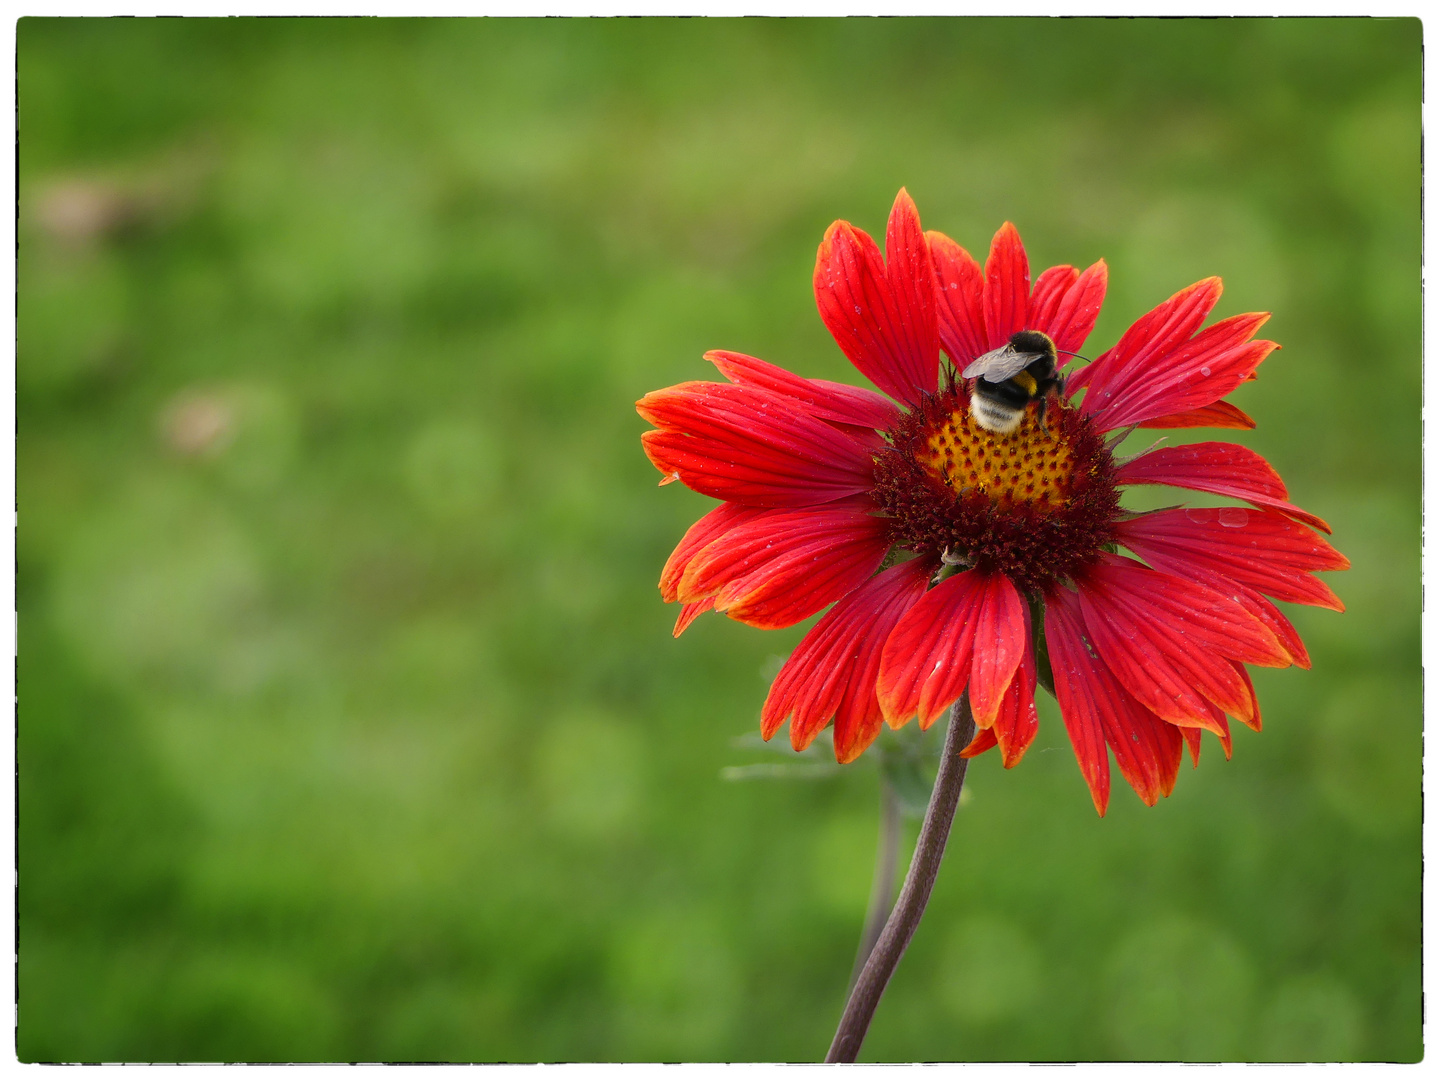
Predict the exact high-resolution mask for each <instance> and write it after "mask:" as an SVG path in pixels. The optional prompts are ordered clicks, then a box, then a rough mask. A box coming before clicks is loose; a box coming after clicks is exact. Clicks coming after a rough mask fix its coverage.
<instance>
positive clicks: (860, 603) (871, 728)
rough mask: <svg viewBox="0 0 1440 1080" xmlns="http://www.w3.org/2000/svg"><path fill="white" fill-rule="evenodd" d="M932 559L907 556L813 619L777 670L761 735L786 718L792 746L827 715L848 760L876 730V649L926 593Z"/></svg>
mask: <svg viewBox="0 0 1440 1080" xmlns="http://www.w3.org/2000/svg"><path fill="white" fill-rule="evenodd" d="M933 571H934V564H932V563H930V562H928V561H927V560H924V559H911V560H910V561H909V562H903V563H901V564H900V565H898V566H893V567H891V568H890V569H889V570H886V571H884V572H882V573H880V574H877V575H876V576H875V577H873V578H871V579H870V581H868V582H867V583H866V584H864V585H862V586H861V587H860V588H858V589H856V590H855V591H854V592H852V593H851V594H850V595H849V596H847V597H845V598H844V599H843V600H841V601H840V602H839V603H837V604H836V605H835V606H834V607H833V608H831V609H830V611H828V612H827V613H826V614H825V615H824V616H823V617H822V618H821V619H820V621H819V622H817V623H816V624H815V625H814V626H813V627H812V628H811V629H810V632H809V633H808V634H806V635H805V637H804V638H802V639H801V641H800V644H799V645H798V646H797V647H796V649H795V651H794V652H793V653H791V654H790V659H789V660H787V661H786V662H785V665H784V666H783V667H782V668H781V669H780V673H779V674H778V675H777V676H776V677H775V682H774V683H773V684H772V685H771V687H770V693H769V695H768V696H767V697H766V699H765V706H764V708H763V709H762V710H761V713H760V733H761V734H762V735H763V736H764V737H765V738H767V739H768V738H770V736H772V735H774V734H775V732H776V730H778V729H779V727H780V725H781V724H783V723H784V722H785V720H786V718H787V717H789V718H791V720H790V741H791V744H792V745H794V747H795V748H796V749H797V750H803V749H804V748H805V747H806V746H809V745H810V742H811V740H813V739H814V738H815V736H816V735H817V734H819V732H820V731H821V730H823V729H824V727H825V725H826V724H828V723H829V722H830V720H831V718H832V717H833V718H834V720H835V756H836V759H837V760H839V761H841V762H847V761H853V760H854V759H855V758H857V757H859V756H860V753H861V752H862V751H863V750H864V749H865V747H867V746H868V745H870V743H871V742H873V741H874V739H875V736H876V735H877V734H878V733H879V731H880V725H881V723H882V717H881V713H880V703H879V702H878V701H877V700H876V697H875V679H876V675H877V673H878V671H879V668H880V651H881V648H882V647H883V646H884V644H885V639H886V638H887V637H889V635H890V631H891V630H892V629H893V628H894V626H895V624H896V622H898V621H899V619H900V617H901V616H902V615H904V614H905V612H906V611H908V610H909V609H910V607H911V605H913V604H914V603H915V601H916V600H918V599H919V598H920V597H921V595H922V594H923V593H924V592H925V586H926V583H927V582H928V581H929V578H930V574H931V573H933Z"/></svg>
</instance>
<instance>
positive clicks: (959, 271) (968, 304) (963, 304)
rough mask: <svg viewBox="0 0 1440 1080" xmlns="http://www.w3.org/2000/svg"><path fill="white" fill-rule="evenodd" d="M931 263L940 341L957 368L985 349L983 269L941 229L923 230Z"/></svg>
mask: <svg viewBox="0 0 1440 1080" xmlns="http://www.w3.org/2000/svg"><path fill="white" fill-rule="evenodd" d="M925 239H926V241H928V242H929V244H930V257H931V259H932V260H933V262H934V264H935V301H936V302H935V312H936V314H937V315H938V317H939V320H940V344H941V346H942V347H943V348H944V349H945V355H947V356H948V357H950V361H951V363H953V364H954V365H955V366H956V367H957V368H963V367H964V366H965V365H966V364H968V363H969V362H970V361H971V360H974V359H975V358H976V357H977V356H979V355H980V354H981V353H984V352H987V351H988V350H989V347H988V346H987V345H986V342H987V341H988V340H989V339H988V338H987V337H986V335H985V273H984V271H982V270H981V269H980V264H979V263H978V262H976V261H975V259H974V256H972V255H971V254H970V253H969V252H968V251H966V250H965V249H964V248H963V247H961V246H960V245H959V244H957V243H955V241H954V240H951V239H950V238H949V237H948V236H946V235H945V234H944V233H938V232H927V233H926V234H925Z"/></svg>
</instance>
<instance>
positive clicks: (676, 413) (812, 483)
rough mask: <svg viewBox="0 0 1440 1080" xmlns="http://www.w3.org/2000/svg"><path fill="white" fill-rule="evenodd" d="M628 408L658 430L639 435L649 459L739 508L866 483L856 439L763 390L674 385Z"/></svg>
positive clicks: (854, 489) (803, 501)
mask: <svg viewBox="0 0 1440 1080" xmlns="http://www.w3.org/2000/svg"><path fill="white" fill-rule="evenodd" d="M635 408H636V411H637V412H639V413H640V415H641V416H643V417H644V418H645V419H646V420H649V421H650V422H651V423H652V424H654V425H655V426H656V427H657V428H660V430H659V431H647V432H645V434H644V435H642V436H641V437H640V438H641V443H642V445H643V446H644V448H645V453H646V455H648V456H649V458H650V461H651V462H652V463H653V464H654V465H655V467H656V468H657V469H659V470H660V471H661V472H662V473H665V474H667V476H668V475H676V476H678V477H679V478H680V479H681V480H682V481H683V482H684V483H685V486H686V487H688V488H690V489H691V490H693V491H698V492H700V494H702V495H710V496H712V497H713V498H717V499H724V500H726V501H727V502H739V503H744V504H745V505H747V506H810V505H814V504H817V503H824V502H830V501H832V500H834V499H841V498H844V497H845V496H846V495H856V494H859V493H860V492H863V491H868V490H869V489H870V487H871V486H872V484H873V476H874V470H873V459H872V457H871V451H870V449H869V448H868V447H867V446H866V445H865V444H864V443H862V442H860V441H859V440H857V439H854V438H851V437H850V436H849V435H846V434H845V433H844V432H841V431H839V430H837V429H836V428H835V426H834V425H832V424H827V423H825V422H824V421H823V420H817V419H815V418H814V417H812V416H806V415H805V414H804V413H802V412H800V411H799V410H798V408H797V407H796V404H795V402H793V401H792V400H791V399H789V398H786V397H782V396H781V395H779V394H774V393H771V392H770V391H768V390H760V389H757V388H755V387H750V386H732V385H730V384H728V383H702V382H691V383H681V384H680V385H679V386H672V387H669V388H667V389H665V390H656V391H654V392H653V393H649V394H646V395H645V397H643V398H641V399H640V401H639V402H637V403H636V406H635Z"/></svg>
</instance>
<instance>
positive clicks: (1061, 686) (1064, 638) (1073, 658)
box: [1045, 589, 1117, 817]
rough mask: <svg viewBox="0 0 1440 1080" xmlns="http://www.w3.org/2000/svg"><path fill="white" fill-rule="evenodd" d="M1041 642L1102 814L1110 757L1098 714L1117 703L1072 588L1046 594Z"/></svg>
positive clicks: (1077, 755)
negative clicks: (1101, 680) (1104, 680)
mask: <svg viewBox="0 0 1440 1080" xmlns="http://www.w3.org/2000/svg"><path fill="white" fill-rule="evenodd" d="M1045 645H1046V648H1047V649H1048V651H1049V653H1050V669H1051V671H1053V672H1054V674H1055V700H1056V701H1057V702H1058V703H1059V705H1060V717H1061V719H1063V720H1064V721H1065V730H1066V732H1068V733H1069V735H1070V745H1071V746H1073V747H1074V748H1075V760H1076V761H1078V762H1079V763H1080V775H1082V776H1083V777H1085V783H1086V784H1087V785H1088V786H1089V788H1090V798H1091V799H1092V800H1093V801H1094V803H1095V809H1096V810H1097V811H1098V812H1099V814H1100V816H1101V817H1104V816H1105V807H1106V806H1107V805H1108V804H1109V802H1110V757H1109V755H1108V754H1106V752H1105V725H1104V721H1103V720H1102V719H1101V714H1102V713H1103V712H1105V711H1106V710H1109V709H1113V708H1116V707H1117V706H1116V703H1115V698H1116V696H1117V695H1114V694H1112V693H1110V692H1109V691H1108V690H1107V688H1106V687H1104V686H1103V685H1101V684H1100V683H1099V682H1098V680H1097V676H1096V672H1097V671H1099V670H1101V669H1102V668H1103V667H1104V665H1103V664H1101V663H1100V661H1099V659H1098V656H1097V654H1096V652H1095V646H1094V644H1093V643H1092V642H1091V641H1090V639H1089V638H1088V636H1087V635H1086V632H1085V620H1084V618H1083V616H1082V615H1081V614H1080V609H1079V606H1078V603H1077V601H1076V597H1075V594H1074V593H1071V592H1068V591H1066V590H1064V589H1060V590H1057V591H1056V592H1055V593H1052V594H1050V595H1048V596H1046V598H1045Z"/></svg>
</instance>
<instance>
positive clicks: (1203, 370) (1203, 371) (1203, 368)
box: [1200, 367, 1210, 375]
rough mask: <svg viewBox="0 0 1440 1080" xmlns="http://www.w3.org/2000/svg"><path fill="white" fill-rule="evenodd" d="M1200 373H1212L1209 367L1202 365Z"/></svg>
mask: <svg viewBox="0 0 1440 1080" xmlns="http://www.w3.org/2000/svg"><path fill="white" fill-rule="evenodd" d="M1200 374H1201V375H1209V374H1210V369H1209V368H1208V367H1202V368H1201V369H1200Z"/></svg>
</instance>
